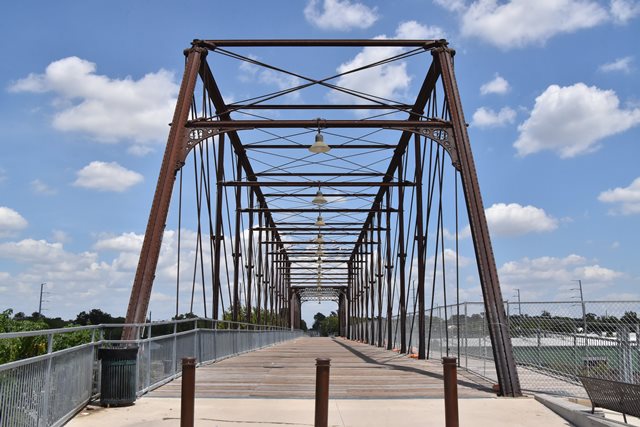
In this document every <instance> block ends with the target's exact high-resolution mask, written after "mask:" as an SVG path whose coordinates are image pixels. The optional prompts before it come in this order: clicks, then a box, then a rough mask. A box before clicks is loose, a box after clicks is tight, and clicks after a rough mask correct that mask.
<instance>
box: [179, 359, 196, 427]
mask: <svg viewBox="0 0 640 427" xmlns="http://www.w3.org/2000/svg"><path fill="white" fill-rule="evenodd" d="M195 394H196V358H195V357H185V358H183V359H182V392H181V394H180V427H193V423H194V407H195Z"/></svg>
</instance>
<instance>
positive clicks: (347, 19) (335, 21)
mask: <svg viewBox="0 0 640 427" xmlns="http://www.w3.org/2000/svg"><path fill="white" fill-rule="evenodd" d="M321 3H322V4H321ZM304 17H305V18H306V20H307V22H309V23H311V24H312V25H314V26H316V27H318V28H320V29H322V30H340V31H349V30H351V29H353V28H360V29H364V28H369V27H370V26H372V25H373V24H374V23H375V22H376V21H377V20H378V14H377V8H375V7H374V8H370V7H368V6H367V5H365V4H363V3H358V2H351V1H349V0H324V1H322V2H320V1H319V0H310V1H309V3H307V6H306V7H305V8H304Z"/></svg>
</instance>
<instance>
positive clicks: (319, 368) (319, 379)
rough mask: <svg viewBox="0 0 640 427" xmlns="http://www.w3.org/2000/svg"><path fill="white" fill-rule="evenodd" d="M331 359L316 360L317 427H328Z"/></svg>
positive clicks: (315, 424)
mask: <svg viewBox="0 0 640 427" xmlns="http://www.w3.org/2000/svg"><path fill="white" fill-rule="evenodd" d="M330 366H331V359H316V413H315V423H314V426H315V427H327V423H328V420H329V368H330Z"/></svg>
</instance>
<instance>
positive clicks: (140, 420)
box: [67, 397, 571, 427]
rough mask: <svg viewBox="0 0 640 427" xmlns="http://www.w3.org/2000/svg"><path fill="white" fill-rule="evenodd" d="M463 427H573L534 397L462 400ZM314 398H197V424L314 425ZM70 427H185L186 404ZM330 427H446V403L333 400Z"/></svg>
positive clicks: (162, 401)
mask: <svg viewBox="0 0 640 427" xmlns="http://www.w3.org/2000/svg"><path fill="white" fill-rule="evenodd" d="M459 409H460V425H461V426H482V427H484V426H492V427H501V426H504V427H507V426H508V427H513V426H522V427H540V426H544V427H557V426H558V427H559V426H570V425H571V424H569V423H567V422H566V421H564V419H562V418H561V417H559V416H558V415H556V414H555V413H553V412H552V411H551V410H549V409H547V408H546V407H544V406H543V405H542V404H540V403H538V402H536V401H535V400H534V399H531V398H521V399H507V398H484V399H474V398H469V399H460V401H459ZM313 417H314V401H313V400H311V399H197V400H196V407H195V420H196V422H195V425H196V426H204V427H209V426H211V427H213V426H216V427H226V426H234V427H236V426H261V427H262V426H264V427H267V426H277V427H283V426H287V427H292V426H313ZM67 425H68V426H69V427H115V426H118V427H134V426H135V427H147V426H148V427H151V426H179V425H180V400H179V399H175V398H152V397H143V398H142V399H140V400H138V401H137V402H136V404H135V405H134V406H129V407H124V408H100V407H97V408H96V407H90V408H89V409H87V410H84V411H82V412H81V413H80V414H78V415H77V416H76V417H75V418H74V419H73V420H72V421H71V422H70V423H69V424H67ZM329 425H330V426H353V427H357V426H362V427H377V426H380V427H382V426H389V427H394V426H403V425H404V426H434V427H435V426H438V427H442V426H444V401H443V400H442V399H332V400H331V401H330V402H329Z"/></svg>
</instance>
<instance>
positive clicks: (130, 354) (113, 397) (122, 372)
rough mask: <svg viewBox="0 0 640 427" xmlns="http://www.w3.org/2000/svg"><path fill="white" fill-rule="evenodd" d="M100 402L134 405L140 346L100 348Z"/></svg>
mask: <svg viewBox="0 0 640 427" xmlns="http://www.w3.org/2000/svg"><path fill="white" fill-rule="evenodd" d="M98 359H100V360H101V373H100V404H101V405H103V406H125V405H132V404H133V402H135V400H136V390H137V387H136V386H137V384H136V369H137V360H138V347H128V348H100V349H98Z"/></svg>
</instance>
